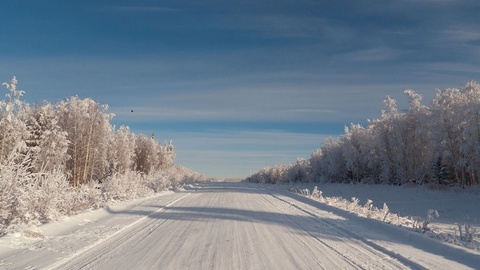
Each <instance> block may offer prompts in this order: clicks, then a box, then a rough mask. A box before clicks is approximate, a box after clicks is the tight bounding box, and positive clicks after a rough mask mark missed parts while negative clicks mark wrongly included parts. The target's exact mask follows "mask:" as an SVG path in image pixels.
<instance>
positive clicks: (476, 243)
mask: <svg viewBox="0 0 480 270" xmlns="http://www.w3.org/2000/svg"><path fill="white" fill-rule="evenodd" d="M315 186H317V187H318V190H319V192H320V196H321V197H319V194H318V193H317V194H315V195H314V194H312V193H313V191H314V190H315ZM283 187H284V188H287V186H283ZM288 188H289V189H290V190H291V191H294V192H296V193H300V194H303V195H306V196H310V197H313V199H316V200H320V201H322V202H325V203H327V204H329V205H331V206H335V207H338V208H341V209H344V210H348V211H350V212H354V213H356V214H358V215H360V216H366V217H372V218H376V219H379V220H383V221H385V222H387V223H392V224H395V225H401V226H405V227H409V228H412V229H415V230H417V231H420V232H422V233H425V234H426V235H428V236H430V237H432V238H437V239H442V240H444V241H446V242H450V243H454V244H457V245H462V246H466V247H469V248H471V249H474V250H479V249H480V229H477V228H480V211H478V206H479V203H480V189H479V188H478V187H474V188H472V189H470V190H465V189H461V190H460V189H456V188H452V189H445V190H432V189H429V188H428V187H425V186H420V187H419V186H414V187H401V186H388V185H365V184H330V183H328V184H319V183H316V184H314V183H308V184H305V183H304V184H301V183H300V184H297V185H295V186H288ZM370 210H371V211H370ZM388 215H391V216H388Z"/></svg>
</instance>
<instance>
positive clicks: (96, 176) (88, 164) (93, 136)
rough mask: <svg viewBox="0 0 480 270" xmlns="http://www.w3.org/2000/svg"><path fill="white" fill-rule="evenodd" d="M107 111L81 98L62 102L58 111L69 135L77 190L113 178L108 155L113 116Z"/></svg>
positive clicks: (69, 167)
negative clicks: (105, 178) (108, 176)
mask: <svg viewBox="0 0 480 270" xmlns="http://www.w3.org/2000/svg"><path fill="white" fill-rule="evenodd" d="M107 109H108V106H107V105H100V104H98V103H97V102H95V101H94V100H92V99H90V98H86V99H83V100H82V99H79V98H78V97H72V98H69V99H67V100H65V101H62V102H61V103H60V104H59V105H58V107H57V110H58V113H59V125H60V126H61V127H62V129H63V130H64V131H65V132H67V134H68V135H67V139H68V141H69V147H68V155H69V156H70V159H69V160H68V161H67V170H68V173H69V174H70V182H71V183H72V185H74V186H79V185H82V184H85V183H88V182H90V181H93V180H101V179H103V178H104V177H105V176H107V175H109V174H111V172H110V171H109V169H110V166H109V161H108V160H107V155H108V151H109V146H110V145H111V140H113V127H112V125H111V124H110V123H109V121H110V119H111V118H112V116H113V115H112V114H108V113H106V110H107Z"/></svg>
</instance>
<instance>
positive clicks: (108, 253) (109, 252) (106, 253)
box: [48, 193, 191, 270]
mask: <svg viewBox="0 0 480 270" xmlns="http://www.w3.org/2000/svg"><path fill="white" fill-rule="evenodd" d="M189 195H191V193H187V194H185V195H183V196H181V197H179V198H175V199H173V200H171V201H169V202H168V203H166V204H165V205H164V206H162V207H160V208H158V209H157V210H155V211H154V212H152V213H150V214H148V215H145V216H144V217H142V218H140V219H138V220H137V221H135V222H133V223H131V224H129V225H127V226H125V227H123V228H122V229H120V230H118V231H117V232H115V233H114V234H112V235H110V236H109V237H107V238H104V239H102V240H100V241H98V242H96V243H94V244H93V245H91V246H88V247H86V248H84V249H82V250H80V251H78V252H76V253H74V254H72V255H71V256H69V257H67V258H63V259H62V260H60V261H58V262H57V263H55V264H53V265H50V266H49V267H48V268H49V269H52V270H53V269H83V268H88V267H89V266H90V265H91V264H93V263H95V264H96V263H98V262H103V261H106V260H108V259H109V258H110V257H112V256H113V255H115V254H118V253H116V252H117V250H118V247H119V246H120V245H123V244H124V243H125V242H127V241H125V240H126V239H127V240H132V239H133V240H137V242H138V241H140V239H143V238H145V237H147V236H148V235H149V234H150V233H151V232H152V231H153V230H154V229H155V228H156V227H158V226H160V225H161V223H158V221H155V220H153V219H150V220H148V219H149V218H150V217H152V216H153V215H156V214H158V213H160V212H162V211H164V210H165V208H166V207H168V206H171V205H173V204H175V203H177V202H178V201H180V200H182V199H184V198H185V197H187V196H189ZM145 221H148V222H145ZM165 221H166V220H164V221H163V222H165ZM142 222H145V224H142V227H141V229H140V230H131V231H129V232H128V230H129V229H130V228H134V227H135V226H137V225H140V224H141V223H142ZM125 232H126V233H125ZM145 232H147V234H146V235H142V236H141V237H138V236H140V235H141V234H142V233H145ZM121 234H123V236H125V237H121V238H118V239H115V240H114V245H105V246H103V247H101V249H100V250H96V251H99V252H97V254H95V256H85V255H86V254H88V253H89V252H90V251H91V250H93V249H96V248H98V247H99V246H101V245H102V244H103V243H105V242H107V241H108V240H111V239H114V238H115V237H116V236H117V235H121ZM112 247H113V248H112ZM79 260H80V262H79ZM72 261H73V262H72Z"/></svg>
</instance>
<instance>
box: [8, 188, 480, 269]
mask: <svg viewBox="0 0 480 270" xmlns="http://www.w3.org/2000/svg"><path fill="white" fill-rule="evenodd" d="M40 230H41V232H42V234H43V235H44V236H45V239H33V240H28V239H25V237H23V236H19V235H17V236H15V235H11V236H8V237H3V238H2V239H1V241H0V269H116V270H120V269H222V270H223V269H475V268H477V269H478V268H480V255H479V253H476V252H475V251H470V250H467V249H463V248H460V247H454V246H452V245H449V244H447V243H443V242H439V241H436V240H433V239H430V238H427V237H424V236H423V235H421V234H419V233H415V232H411V231H408V230H407V229H404V228H398V227H395V226H392V225H388V224H384V223H381V222H379V221H375V220H369V219H365V218H361V217H358V216H355V215H353V214H350V213H347V212H345V211H342V210H338V209H335V208H332V207H329V206H326V205H323V204H321V203H319V202H316V201H313V200H310V199H308V198H305V197H301V196H298V195H296V194H292V193H289V192H287V191H282V190H279V189H270V188H268V187H266V186H260V185H255V184H249V183H200V184H197V185H195V186H192V187H191V188H189V189H186V190H185V191H182V192H169V193H165V194H162V195H158V196H155V197H152V198H148V199H143V200H139V201H137V202H135V203H134V204H125V205H120V206H116V207H111V208H110V209H108V210H100V211H99V210H97V211H95V212H92V213H87V214H85V215H80V216H78V217H72V218H70V219H66V220H64V221H60V222H56V223H53V224H48V225H46V226H43V227H41V228H40Z"/></svg>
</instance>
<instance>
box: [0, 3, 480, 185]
mask: <svg viewBox="0 0 480 270" xmlns="http://www.w3.org/2000/svg"><path fill="white" fill-rule="evenodd" d="M479 11H480V2H479V1H476V0H421V1H420V0H417V1H414V0H404V1H388V0H387V1H356V0H351V1H307V0H305V1H304V0H291V1H290V0H275V1H270V0H265V1H262V0H256V1H250V0H247V1H227V0H223V1H220V0H218V1H201V0H196V1H193V0H191V1H182V0H176V1H148V0H143V1H121V0H120V1H118V0H117V1H101V0H97V1H42V0H22V1H18V0H11V1H10V0H0V29H1V32H0V33H1V36H2V38H1V41H0V81H2V82H3V81H9V80H10V79H11V78H12V76H14V75H15V76H17V79H18V80H19V87H20V88H21V89H23V90H25V91H26V94H25V99H26V100H27V101H29V102H30V103H34V102H42V101H43V100H48V101H51V102H57V101H60V100H62V99H64V98H66V97H70V96H72V95H78V96H79V97H81V98H85V97H91V98H93V99H95V100H97V101H98V102H100V103H102V104H108V105H109V106H110V112H112V113H114V114H115V115H116V117H115V118H114V120H113V123H114V124H115V125H116V126H120V125H122V124H124V125H128V126H130V127H131V129H132V131H134V132H136V133H146V134H151V133H155V135H156V137H157V138H158V139H160V140H162V141H164V140H169V139H172V140H173V141H174V144H175V147H176V152H177V162H178V163H180V164H183V165H186V166H188V167H191V168H192V169H194V170H195V171H198V172H200V173H203V174H205V175H207V176H211V177H245V176H248V175H249V173H250V172H255V171H257V170H259V169H261V168H263V167H265V166H274V165H276V164H282V163H290V162H294V161H295V160H296V158H297V157H305V158H308V157H309V156H310V154H311V152H312V151H314V150H315V149H317V148H318V147H319V146H320V145H321V143H322V141H323V140H324V138H326V137H329V136H330V137H337V136H338V135H340V134H341V133H343V128H344V126H345V125H349V124H350V123H362V124H365V123H366V119H373V118H377V117H379V115H380V110H381V107H382V101H383V99H384V98H385V97H386V96H387V95H389V96H391V97H393V98H395V99H397V100H398V101H399V104H400V106H406V98H405V97H404V94H403V91H404V90H405V89H408V88H411V89H414V90H416V91H417V92H419V93H421V94H423V95H424V97H425V101H426V102H428V101H429V100H430V99H431V98H432V97H433V95H434V93H435V89H436V88H440V89H443V88H448V87H462V86H463V85H464V84H465V83H466V82H468V81H469V80H479V75H480V61H479V60H480V19H479V17H478V12H479ZM131 110H134V112H133V113H131Z"/></svg>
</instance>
